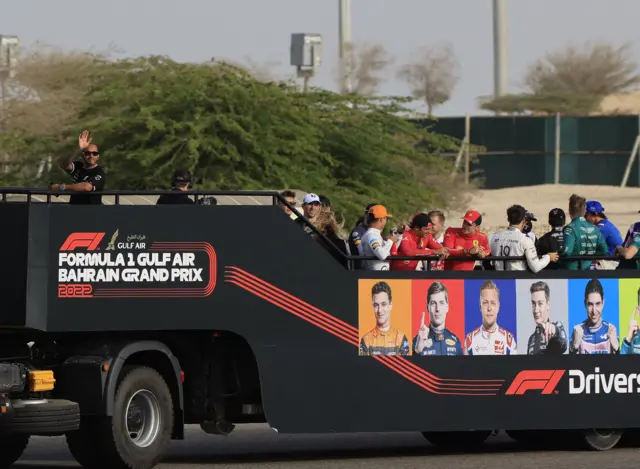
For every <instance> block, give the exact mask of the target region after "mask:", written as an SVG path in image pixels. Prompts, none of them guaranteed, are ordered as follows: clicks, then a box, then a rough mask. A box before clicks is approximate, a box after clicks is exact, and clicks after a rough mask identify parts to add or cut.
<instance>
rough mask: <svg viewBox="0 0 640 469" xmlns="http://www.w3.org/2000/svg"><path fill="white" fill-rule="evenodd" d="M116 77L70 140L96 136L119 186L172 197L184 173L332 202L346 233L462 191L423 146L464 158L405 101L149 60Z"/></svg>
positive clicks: (95, 95)
mask: <svg viewBox="0 0 640 469" xmlns="http://www.w3.org/2000/svg"><path fill="white" fill-rule="evenodd" d="M114 67H117V71H118V73H111V74H107V75H105V76H108V77H109V79H108V80H103V83H101V86H99V87H94V88H93V89H92V90H91V91H90V92H89V93H88V94H87V95H86V97H85V99H84V100H83V106H84V108H83V110H81V112H80V113H79V116H78V121H77V125H76V126H75V127H74V129H73V131H72V132H70V134H69V142H73V138H72V137H73V136H75V135H77V133H78V129H79V128H85V127H86V128H89V129H91V130H92V132H93V134H94V136H95V141H97V142H99V143H100V145H101V148H102V149H103V158H104V163H105V165H106V166H107V168H108V173H109V187H110V188H134V189H135V188H138V189H151V188H162V187H166V181H168V180H169V177H170V174H171V172H172V171H173V170H174V169H175V168H176V167H186V168H189V169H190V170H191V171H193V172H194V174H195V176H196V178H197V179H198V181H199V186H200V187H206V188H217V189H274V188H286V187H299V188H302V189H305V190H307V191H315V192H321V193H325V194H327V195H330V196H331V199H332V202H334V203H335V205H336V206H337V207H338V210H339V211H340V212H342V213H343V214H345V215H346V218H347V223H352V222H353V221H354V220H355V218H356V217H357V216H358V215H359V214H360V212H361V211H362V207H363V206H364V205H366V204H367V203H369V202H371V201H372V200H373V201H381V202H383V203H385V204H387V205H388V206H389V208H390V209H391V210H394V211H396V213H397V215H398V216H400V217H401V216H408V215H409V214H411V213H414V212H415V210H416V209H417V208H421V207H424V206H429V205H430V204H434V205H437V206H439V207H442V206H446V204H447V202H448V201H449V199H450V191H452V190H455V189H454V188H453V187H452V186H451V183H450V179H449V178H448V174H449V173H450V171H451V160H450V159H445V158H441V157H436V156H434V155H432V154H430V153H427V152H426V151H425V150H424V149H423V146H419V145H418V144H419V143H421V142H424V141H425V140H427V141H428V143H429V147H430V148H443V149H446V150H448V151H452V150H453V151H455V150H456V149H457V148H456V144H455V142H452V140H451V139H449V138H443V137H440V136H438V135H434V134H432V133H431V132H429V130H428V129H427V128H420V127H418V126H416V125H415V124H414V123H412V122H410V121H408V120H407V119H404V118H403V117H401V116H400V113H402V112H404V111H406V110H405V109H404V107H403V106H404V103H405V101H406V100H404V99H400V98H384V99H382V98H379V99H373V98H365V97H359V96H353V95H351V96H348V97H347V96H341V95H339V94H334V93H330V92H327V91H322V90H312V91H310V92H308V93H300V92H298V91H297V90H296V89H295V87H294V86H293V85H290V84H286V83H265V82H261V81H258V80H256V79H255V78H254V77H252V76H251V75H250V74H249V73H248V72H247V71H246V70H244V69H242V68H238V67H235V66H233V65H230V64H227V63H214V64H211V63H209V64H203V65H197V64H184V63H177V62H174V61H172V60H169V59H167V58H165V57H150V58H138V59H135V60H127V61H119V62H118V63H117V64H114ZM123 70H126V72H123ZM70 145H71V143H70ZM439 174H440V175H443V176H444V177H443V178H442V183H436V182H434V176H437V175H439ZM445 175H446V176H445ZM445 178H446V179H445Z"/></svg>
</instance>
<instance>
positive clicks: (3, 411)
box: [0, 405, 7, 414]
mask: <svg viewBox="0 0 640 469" xmlns="http://www.w3.org/2000/svg"><path fill="white" fill-rule="evenodd" d="M6 413H7V406H5V405H3V406H2V407H0V414H6Z"/></svg>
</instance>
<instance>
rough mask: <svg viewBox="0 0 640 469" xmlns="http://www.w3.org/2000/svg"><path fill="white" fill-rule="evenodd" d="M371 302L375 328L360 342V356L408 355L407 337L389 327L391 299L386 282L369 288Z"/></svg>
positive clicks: (389, 288) (389, 289)
mask: <svg viewBox="0 0 640 469" xmlns="http://www.w3.org/2000/svg"><path fill="white" fill-rule="evenodd" d="M371 301H372V303H373V314H374V315H375V318H376V326H375V327H374V328H373V329H371V330H370V331H369V332H367V333H366V334H365V335H364V336H363V337H362V339H361V340H360V355H386V356H389V355H409V341H408V340H407V336H406V335H405V334H403V333H402V332H401V331H399V330H398V329H396V328H395V327H391V309H392V307H393V298H392V295H391V287H390V286H389V284H388V283H387V282H378V283H376V284H375V285H374V286H373V288H371Z"/></svg>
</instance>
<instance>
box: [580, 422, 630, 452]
mask: <svg viewBox="0 0 640 469" xmlns="http://www.w3.org/2000/svg"><path fill="white" fill-rule="evenodd" d="M623 433H624V431H623V430H619V429H617V428H602V429H599V428H588V429H586V430H583V432H582V438H583V443H584V445H586V447H587V448H588V449H592V450H594V451H607V450H609V449H611V448H613V447H614V446H616V445H617V444H618V442H619V441H620V439H621V438H622V434H623Z"/></svg>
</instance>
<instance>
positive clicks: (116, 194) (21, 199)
mask: <svg viewBox="0 0 640 469" xmlns="http://www.w3.org/2000/svg"><path fill="white" fill-rule="evenodd" d="M183 193H184V194H187V195H189V196H192V197H193V198H194V200H196V201H198V200H200V199H202V198H205V197H210V196H213V197H215V198H216V199H217V202H218V203H217V205H222V206H276V205H278V204H280V203H281V204H283V205H285V206H287V207H288V208H289V209H290V210H293V211H296V212H297V213H298V217H299V218H300V219H302V220H303V222H304V224H305V225H306V226H308V227H309V228H310V229H311V230H312V231H313V232H314V233H315V234H316V235H317V236H318V237H319V238H321V239H322V240H323V241H324V243H323V244H324V245H325V247H326V248H327V249H330V250H332V251H333V252H334V254H335V255H337V256H339V258H340V259H342V260H343V261H344V264H345V266H346V267H347V268H348V269H349V270H355V265H356V261H363V260H378V258H376V257H364V256H358V255H345V254H344V253H343V252H342V251H340V250H339V249H338V248H337V247H336V246H335V245H334V244H333V243H332V242H331V241H330V240H329V238H327V237H326V236H325V235H324V234H323V233H322V232H320V231H319V230H318V229H317V228H316V227H315V226H314V225H313V224H312V223H311V222H310V221H309V220H308V219H307V218H306V217H305V216H304V215H303V214H301V213H300V212H299V211H298V210H297V209H296V208H295V207H294V206H292V205H291V204H290V203H289V202H288V201H287V200H286V199H285V198H284V197H282V196H281V195H280V193H279V192H278V191H266V190H256V191H251V190H189V191H184V192H183ZM67 194H68V193H67ZM164 194H167V195H175V194H176V191H172V190H108V191H102V192H101V193H100V195H102V201H103V205H107V206H110V205H111V206H113V205H155V204H156V201H157V199H158V197H160V196H161V195H164ZM68 202H69V195H61V194H60V193H57V192H52V191H50V190H48V189H32V188H24V187H4V188H0V203H28V204H40V203H45V204H68ZM639 256H640V255H639ZM393 259H394V260H402V261H403V260H420V261H425V262H427V264H426V265H427V270H431V264H430V262H429V261H437V260H439V257H438V256H393ZM448 259H449V260H454V261H455V260H459V261H470V260H472V259H470V258H469V257H454V256H450V257H449V258H448ZM562 259H563V260H564V261H578V262H579V265H580V268H582V262H585V261H592V262H593V261H598V260H612V261H620V260H621V258H620V257H618V256H569V257H563V258H562ZM477 260H481V259H477ZM482 260H485V261H516V260H525V257H524V256H520V257H515V256H488V257H485V258H483V259H482Z"/></svg>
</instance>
